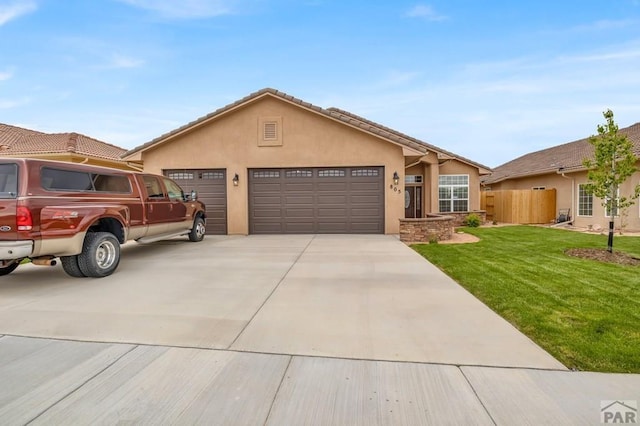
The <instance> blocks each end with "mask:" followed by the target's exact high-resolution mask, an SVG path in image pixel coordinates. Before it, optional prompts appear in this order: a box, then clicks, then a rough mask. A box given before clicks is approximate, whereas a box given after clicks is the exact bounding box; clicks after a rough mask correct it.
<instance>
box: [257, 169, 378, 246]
mask: <svg viewBox="0 0 640 426" xmlns="http://www.w3.org/2000/svg"><path fill="white" fill-rule="evenodd" d="M249 232H250V233H251V234H338V233H344V234H354V233H356V234H357V233H360V234H381V233H384V168H382V167H325V168H300V169H289V168H287V169H251V170H249Z"/></svg>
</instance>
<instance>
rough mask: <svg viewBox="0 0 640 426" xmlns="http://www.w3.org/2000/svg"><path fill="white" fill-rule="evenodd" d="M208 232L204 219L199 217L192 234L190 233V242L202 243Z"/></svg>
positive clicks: (194, 222)
mask: <svg viewBox="0 0 640 426" xmlns="http://www.w3.org/2000/svg"><path fill="white" fill-rule="evenodd" d="M206 232H207V230H206V228H205V225H204V219H202V218H201V217H200V216H198V217H196V218H195V219H194V221H193V228H191V232H189V240H191V241H193V242H198V241H202V240H203V239H204V234H205V233H206Z"/></svg>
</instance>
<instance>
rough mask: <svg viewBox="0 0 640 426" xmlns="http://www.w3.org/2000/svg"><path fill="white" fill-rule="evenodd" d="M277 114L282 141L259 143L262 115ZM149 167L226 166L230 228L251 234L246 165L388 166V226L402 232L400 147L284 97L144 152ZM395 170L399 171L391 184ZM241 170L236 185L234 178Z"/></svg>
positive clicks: (391, 231)
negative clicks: (279, 143)
mask: <svg viewBox="0 0 640 426" xmlns="http://www.w3.org/2000/svg"><path fill="white" fill-rule="evenodd" d="M261 117H262V118H264V117H278V118H280V119H281V122H282V146H269V147H265V146H258V133H259V132H258V130H259V121H260V119H261ZM142 160H143V161H144V169H145V171H148V172H151V173H161V172H162V170H163V169H179V168H187V169H188V168H221V169H226V170H227V180H228V182H227V185H228V186H227V224H228V233H229V234H247V233H248V231H249V223H248V185H247V183H248V170H249V169H252V168H269V167H324V166H343V167H347V166H384V167H385V232H386V233H387V234H397V233H398V232H399V221H398V219H399V218H402V217H404V196H403V195H404V173H403V172H404V156H403V153H402V148H401V147H399V146H397V145H394V144H392V143H389V142H388V141H384V140H382V139H380V138H378V137H376V136H373V135H369V134H366V133H364V132H362V131H360V130H356V129H353V128H350V127H348V126H346V125H344V124H342V123H339V122H336V121H333V120H331V119H329V118H327V117H325V116H322V115H319V114H317V113H314V112H310V111H308V110H306V109H304V108H301V107H300V106H297V105H292V104H290V103H288V102H285V101H283V100H281V99H277V98H273V97H270V96H266V97H263V98H259V99H257V100H256V101H254V102H252V103H250V104H248V105H245V106H243V107H242V108H239V109H237V110H234V111H230V112H227V113H225V114H224V115H221V116H219V117H217V118H216V119H215V120H213V121H211V122H209V123H206V124H205V125H203V126H201V127H199V128H198V129H195V130H193V131H190V132H187V133H185V134H182V135H178V136H177V137H176V138H174V139H172V140H170V141H168V142H165V143H163V144H161V145H158V146H156V147H154V148H152V149H149V150H148V151H145V152H143V154H142ZM394 171H397V172H398V173H399V174H400V176H401V179H400V184H399V186H398V187H397V188H395V187H393V185H392V177H393V173H394ZM236 173H237V174H238V175H239V176H240V185H238V186H237V187H234V186H233V185H232V183H231V179H232V178H233V176H234V174H236Z"/></svg>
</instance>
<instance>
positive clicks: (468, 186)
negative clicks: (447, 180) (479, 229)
mask: <svg viewBox="0 0 640 426" xmlns="http://www.w3.org/2000/svg"><path fill="white" fill-rule="evenodd" d="M460 176H463V177H465V178H466V179H467V183H466V185H461V184H451V185H442V184H441V183H440V178H441V177H460ZM469 181H470V179H469V175H463V174H455V175H440V176H438V211H439V212H440V213H459V212H468V211H469V196H470V195H471V194H470V185H469ZM441 187H447V188H451V198H450V199H446V201H450V202H451V204H450V206H449V210H447V211H442V210H440V203H441V202H442V201H445V200H443V199H441V198H440V188H441ZM454 188H467V198H455V197H454V195H453V193H454ZM461 200H464V201H466V202H467V209H466V210H454V202H455V201H461Z"/></svg>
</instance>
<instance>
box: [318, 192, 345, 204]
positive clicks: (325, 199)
mask: <svg viewBox="0 0 640 426" xmlns="http://www.w3.org/2000/svg"><path fill="white" fill-rule="evenodd" d="M326 204H340V205H343V206H344V205H346V204H347V195H346V194H318V205H326Z"/></svg>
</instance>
